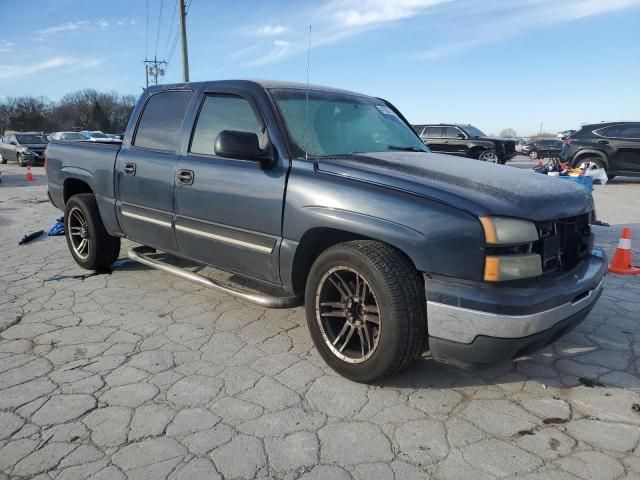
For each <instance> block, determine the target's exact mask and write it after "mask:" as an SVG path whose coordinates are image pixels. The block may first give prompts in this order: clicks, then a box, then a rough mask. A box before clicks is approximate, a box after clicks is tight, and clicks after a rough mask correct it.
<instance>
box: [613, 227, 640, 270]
mask: <svg viewBox="0 0 640 480" xmlns="http://www.w3.org/2000/svg"><path fill="white" fill-rule="evenodd" d="M609 271H610V272H613V273H619V274H620V275H638V274H640V268H638V267H634V266H633V264H632V260H631V229H630V228H629V227H624V228H623V229H622V235H621V236H620V243H618V248H616V253H615V255H614V256H613V261H612V262H611V263H610V264H609Z"/></svg>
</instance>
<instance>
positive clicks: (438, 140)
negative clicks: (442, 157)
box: [423, 127, 444, 153]
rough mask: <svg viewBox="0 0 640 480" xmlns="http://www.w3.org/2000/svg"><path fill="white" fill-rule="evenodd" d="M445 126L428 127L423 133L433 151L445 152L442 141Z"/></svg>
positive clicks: (426, 142) (425, 142)
mask: <svg viewBox="0 0 640 480" xmlns="http://www.w3.org/2000/svg"><path fill="white" fill-rule="evenodd" d="M443 132H444V128H443V127H427V128H425V130H424V133H423V141H424V144H425V145H427V146H428V147H429V148H430V149H431V151H433V152H440V153H443V152H444V144H443V143H442V134H443Z"/></svg>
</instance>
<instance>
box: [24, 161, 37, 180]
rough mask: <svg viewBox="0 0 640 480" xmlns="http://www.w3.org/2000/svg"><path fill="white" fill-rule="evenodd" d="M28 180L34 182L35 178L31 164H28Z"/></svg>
mask: <svg viewBox="0 0 640 480" xmlns="http://www.w3.org/2000/svg"><path fill="white" fill-rule="evenodd" d="M26 180H27V182H33V181H34V180H35V178H33V173H31V165H27V177H26Z"/></svg>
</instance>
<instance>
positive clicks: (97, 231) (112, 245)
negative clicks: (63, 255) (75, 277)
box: [64, 193, 120, 270]
mask: <svg viewBox="0 0 640 480" xmlns="http://www.w3.org/2000/svg"><path fill="white" fill-rule="evenodd" d="M64 233H65V237H66V238H67V246H68V247H69V251H70V252H71V255H72V256H73V259H74V260H75V261H76V263H77V264H78V265H80V266H81V267H83V268H86V269H87V270H105V269H107V268H109V267H110V266H111V265H112V264H113V262H115V261H116V260H117V258H118V255H119V254H120V238H118V237H112V236H111V235H109V234H108V233H107V231H106V230H105V228H104V225H103V223H102V219H101V218H100V212H99V211H98V204H97V203H96V198H95V197H94V196H93V194H92V193H83V194H80V195H74V196H73V197H71V198H70V199H69V201H68V202H67V205H66V207H65V211H64Z"/></svg>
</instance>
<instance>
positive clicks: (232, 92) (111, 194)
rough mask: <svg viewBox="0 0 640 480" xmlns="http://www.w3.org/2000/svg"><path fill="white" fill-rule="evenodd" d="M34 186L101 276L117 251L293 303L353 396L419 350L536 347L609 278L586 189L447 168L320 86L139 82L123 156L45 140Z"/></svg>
mask: <svg viewBox="0 0 640 480" xmlns="http://www.w3.org/2000/svg"><path fill="white" fill-rule="evenodd" d="M47 175H48V179H49V196H50V199H51V201H52V203H53V204H54V205H55V206H56V207H58V208H60V209H61V210H64V211H65V217H64V218H65V227H66V235H67V242H68V245H69V249H70V251H71V254H72V255H73V257H74V259H75V260H76V262H78V263H79V264H80V265H82V266H83V267H85V268H88V269H103V268H108V267H109V266H110V265H111V264H112V263H113V262H114V260H116V258H117V257H118V255H119V252H120V239H121V238H123V237H125V238H128V239H130V240H132V241H134V242H136V243H138V244H140V246H138V247H135V248H132V249H131V250H130V251H129V256H130V257H131V258H133V259H135V260H137V261H139V262H142V263H144V264H146V265H149V266H152V267H155V268H160V269H162V270H164V271H167V272H170V273H172V274H175V275H179V276H180V277H182V278H186V279H188V280H192V281H195V282H198V283H200V284H202V285H206V286H208V287H211V288H215V289H219V290H222V291H224V292H227V293H229V294H230V295H234V296H236V297H240V298H243V299H245V300H248V301H251V302H255V303H258V304H260V305H263V306H266V307H292V306H296V305H300V304H302V303H304V305H305V308H306V315H307V321H308V327H309V330H310V333H311V337H312V339H313V341H314V343H315V346H316V347H317V349H318V351H319V352H320V354H321V355H322V357H323V358H324V359H325V361H326V362H327V363H328V364H329V365H330V366H331V367H332V368H334V369H335V370H336V371H338V372H339V373H340V374H342V375H344V376H346V377H348V378H351V379H353V380H356V381H360V382H371V381H375V380H377V379H379V378H382V377H385V376H389V375H393V374H395V373H397V372H398V371H400V370H401V369H403V368H405V367H407V366H408V365H410V364H411V363H412V362H413V361H414V360H415V359H417V358H418V357H420V356H421V355H422V354H423V353H424V352H426V351H430V353H431V355H432V356H433V357H434V358H435V359H437V360H439V361H444V362H449V363H453V364H458V365H463V366H471V365H478V366H482V365H488V364H492V363H495V362H498V361H502V360H506V359H511V358H514V357H516V356H521V355H524V354H527V353H529V352H532V351H534V350H536V349H539V348H541V347H544V346H545V345H547V344H549V343H550V342H553V341H554V340H556V339H557V338H559V337H560V336H562V335H563V334H564V333H566V332H567V331H569V330H570V329H571V328H573V327H574V326H575V325H577V324H578V323H579V322H581V321H582V320H583V319H584V318H585V316H586V315H587V314H588V313H589V311H590V310H591V308H592V307H593V306H594V304H595V302H596V300H597V299H598V298H599V296H600V294H601V291H602V284H603V278H604V275H605V271H606V259H605V257H604V254H603V253H602V251H601V250H599V249H597V248H594V247H593V235H592V233H591V230H590V223H591V221H593V220H594V208H593V199H592V197H591V194H590V193H588V192H587V190H585V189H583V188H582V187H580V186H576V185H573V184H571V183H570V182H561V181H558V180H557V179H553V178H547V177H545V176H543V175H537V174H534V173H531V172H528V171H523V170H517V169H512V168H505V167H503V166H501V165H495V164H487V163H484V162H477V161H475V160H467V159H460V160H459V161H456V162H451V161H449V160H448V158H443V157H442V156H440V155H436V154H432V153H431V152H430V151H429V150H428V148H427V147H426V146H424V145H423V143H422V142H421V141H420V138H418V136H417V135H416V134H415V132H414V131H413V130H412V128H411V126H410V125H409V124H408V122H407V121H406V119H405V118H404V117H403V116H402V114H401V113H400V112H399V111H398V110H397V109H396V108H395V107H394V106H393V105H391V104H390V103H388V102H387V101H385V100H382V99H378V98H373V97H369V96H365V95H360V94H357V93H352V92H346V91H342V90H336V89H331V88H324V87H316V86H311V87H307V86H306V85H299V84H291V83H282V82H267V81H264V82H258V81H244V80H238V81H219V82H204V83H187V84H177V85H165V86H160V87H151V88H148V89H147V90H146V91H145V93H144V94H143V95H142V97H141V98H140V101H139V102H138V105H137V106H136V108H135V110H134V112H133V114H132V116H131V119H130V121H129V126H128V128H127V131H126V134H125V136H124V139H123V142H122V145H114V144H100V143H84V142H56V141H52V142H51V143H50V144H49V149H48V165H47ZM172 259H180V261H179V262H177V261H172ZM185 262H187V263H189V262H190V263H193V262H196V263H197V264H202V265H208V266H214V267H216V268H218V269H222V270H225V271H228V272H232V273H234V274H237V275H239V276H242V277H246V278H248V279H252V280H253V281H252V282H251V283H254V284H256V285H262V286H264V289H262V288H258V289H257V290H255V291H247V290H246V289H245V288H241V287H239V286H235V284H234V283H220V281H216V280H213V279H212V278H210V277H205V276H204V275H202V274H201V272H200V273H198V272H197V271H194V270H189V269H188V268H186V267H184V266H183V265H181V263H182V264H184V263H185Z"/></svg>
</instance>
